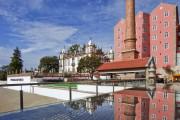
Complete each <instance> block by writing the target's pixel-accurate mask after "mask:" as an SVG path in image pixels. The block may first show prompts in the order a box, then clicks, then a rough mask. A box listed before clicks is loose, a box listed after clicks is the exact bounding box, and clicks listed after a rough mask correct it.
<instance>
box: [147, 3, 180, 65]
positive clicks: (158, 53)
mask: <svg viewBox="0 0 180 120" xmlns="http://www.w3.org/2000/svg"><path fill="white" fill-rule="evenodd" d="M178 25H179V19H178V11H177V6H176V5H171V4H164V3H161V4H160V5H159V6H157V7H156V8H155V9H154V10H153V11H152V12H151V15H150V26H151V27H150V28H151V29H150V36H151V39H150V46H151V47H150V48H151V56H153V57H154V58H155V61H156V66H157V68H161V67H165V66H167V65H170V66H172V67H174V66H176V65H177V63H178V62H180V60H179V58H178V54H177V43H179V42H178V39H177V36H178V32H177V28H178Z"/></svg>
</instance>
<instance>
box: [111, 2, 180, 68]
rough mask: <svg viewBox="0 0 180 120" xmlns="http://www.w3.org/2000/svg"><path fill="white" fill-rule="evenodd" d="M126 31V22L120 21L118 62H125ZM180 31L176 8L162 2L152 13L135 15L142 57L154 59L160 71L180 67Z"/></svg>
mask: <svg viewBox="0 0 180 120" xmlns="http://www.w3.org/2000/svg"><path fill="white" fill-rule="evenodd" d="M125 31H126V28H125V20H121V21H119V22H118V23H117V24H116V25H115V27H114V48H115V61H119V60H122V58H121V52H122V50H123V49H124V40H125ZM179 31H180V27H179V19H178V10H177V6H176V5H172V4H166V3H161V4H160V5H159V6H157V7H156V8H155V9H153V10H152V12H151V13H149V14H148V13H143V12H139V13H138V14H137V15H136V38H137V41H136V49H137V51H138V52H139V58H143V57H149V56H153V57H154V58H155V61H156V67H157V68H162V67H165V66H167V65H170V66H171V67H175V66H178V65H179V66H180V39H179V38H180V37H179ZM158 71H159V70H158Z"/></svg>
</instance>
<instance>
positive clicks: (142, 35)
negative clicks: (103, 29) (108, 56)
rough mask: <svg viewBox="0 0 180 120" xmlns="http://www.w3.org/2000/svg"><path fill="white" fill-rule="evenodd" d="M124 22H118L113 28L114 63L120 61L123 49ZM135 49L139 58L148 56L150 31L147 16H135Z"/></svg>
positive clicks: (140, 14) (144, 14)
mask: <svg viewBox="0 0 180 120" xmlns="http://www.w3.org/2000/svg"><path fill="white" fill-rule="evenodd" d="M125 31H126V22H125V20H121V21H119V22H118V23H117V24H116V25H115V27H114V43H115V44H114V45H115V61H119V60H122V56H121V52H122V51H123V49H124V47H125V46H124V42H123V41H124V40H125ZM136 38H137V42H136V49H137V51H138V52H139V58H144V57H149V56H150V41H149V39H150V29H149V14H147V13H144V12H139V13H138V14H137V15H136Z"/></svg>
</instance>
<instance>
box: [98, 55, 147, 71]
mask: <svg viewBox="0 0 180 120" xmlns="http://www.w3.org/2000/svg"><path fill="white" fill-rule="evenodd" d="M148 60H149V58H142V59H134V60H129V61H116V62H111V63H104V64H102V65H101V66H100V67H99V68H98V69H97V71H108V70H123V69H133V68H145V67H146V64H147V63H148Z"/></svg>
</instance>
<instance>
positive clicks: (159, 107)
mask: <svg viewBox="0 0 180 120" xmlns="http://www.w3.org/2000/svg"><path fill="white" fill-rule="evenodd" d="M114 104H115V105H114V111H115V112H114V114H115V115H114V116H115V120H127V119H128V120H174V119H175V118H179V117H178V116H179V115H178V113H177V109H179V108H178V107H177V108H176V106H177V105H176V104H177V103H176V100H175V91H174V90H173V89H171V88H170V89H165V88H164V85H157V87H156V90H155V91H152V92H149V91H146V90H138V89H137V90H136V89H132V90H123V91H119V92H116V93H114ZM175 115H177V116H175Z"/></svg>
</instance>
